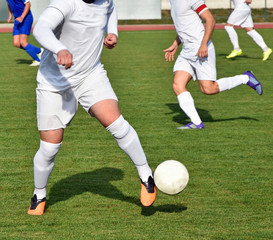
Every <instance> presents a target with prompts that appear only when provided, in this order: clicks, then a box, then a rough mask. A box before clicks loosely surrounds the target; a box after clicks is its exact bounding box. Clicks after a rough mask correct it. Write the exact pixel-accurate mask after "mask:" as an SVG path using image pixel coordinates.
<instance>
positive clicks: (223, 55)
mask: <svg viewBox="0 0 273 240" xmlns="http://www.w3.org/2000/svg"><path fill="white" fill-rule="evenodd" d="M229 54H230V52H229V53H227V54H225V53H219V54H217V56H218V57H223V58H226V56H227V55H229ZM245 58H247V59H260V60H261V57H249V56H248V55H246V54H243V55H241V56H237V57H234V58H229V59H227V61H238V60H241V59H245Z"/></svg>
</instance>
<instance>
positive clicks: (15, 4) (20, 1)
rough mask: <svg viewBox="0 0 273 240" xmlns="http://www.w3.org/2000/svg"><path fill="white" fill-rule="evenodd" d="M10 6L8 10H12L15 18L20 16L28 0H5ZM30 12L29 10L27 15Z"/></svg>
mask: <svg viewBox="0 0 273 240" xmlns="http://www.w3.org/2000/svg"><path fill="white" fill-rule="evenodd" d="M6 1H7V3H8V4H9V6H10V10H11V11H12V13H13V15H14V17H15V18H17V17H20V16H21V15H22V13H23V12H24V9H25V4H26V3H27V2H29V0H6ZM29 14H31V13H30V11H29V13H28V15H29Z"/></svg>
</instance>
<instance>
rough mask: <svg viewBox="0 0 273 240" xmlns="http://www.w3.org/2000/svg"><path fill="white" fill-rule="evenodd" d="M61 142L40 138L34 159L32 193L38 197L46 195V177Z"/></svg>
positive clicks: (51, 167)
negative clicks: (51, 141)
mask: <svg viewBox="0 0 273 240" xmlns="http://www.w3.org/2000/svg"><path fill="white" fill-rule="evenodd" d="M61 145H62V143H59V144H54V143H48V142H44V141H42V140H40V148H39V150H38V151H37V153H36V155H35V157H34V159H33V164H34V185H35V190H34V194H36V195H37V198H38V199H42V198H44V197H46V186H47V182H48V178H49V176H50V174H51V172H52V170H53V167H54V162H55V156H56V155H57V153H58V151H59V149H60V147H61Z"/></svg>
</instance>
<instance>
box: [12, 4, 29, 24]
mask: <svg viewBox="0 0 273 240" xmlns="http://www.w3.org/2000/svg"><path fill="white" fill-rule="evenodd" d="M30 7H31V5H30V2H26V3H25V8H24V11H23V13H22V15H21V16H20V17H18V18H16V19H15V20H16V21H18V22H20V23H21V22H23V21H24V19H25V17H26V16H27V14H28V13H29V11H30Z"/></svg>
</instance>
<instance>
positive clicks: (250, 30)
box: [245, 27, 272, 61]
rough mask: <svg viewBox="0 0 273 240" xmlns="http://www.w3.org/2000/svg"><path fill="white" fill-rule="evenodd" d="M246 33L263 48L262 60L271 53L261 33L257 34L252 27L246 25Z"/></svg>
mask: <svg viewBox="0 0 273 240" xmlns="http://www.w3.org/2000/svg"><path fill="white" fill-rule="evenodd" d="M245 30H246V33H247V35H248V36H250V37H251V38H252V40H253V41H254V42H255V43H256V44H257V45H258V46H259V47H260V48H261V49H262V50H263V61H266V60H267V59H268V58H269V56H270V55H271V53H272V49H271V48H269V47H268V46H267V45H266V43H265V41H264V39H263V37H262V36H261V34H259V33H258V32H257V31H256V30H255V29H254V28H252V27H246V28H245Z"/></svg>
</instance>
